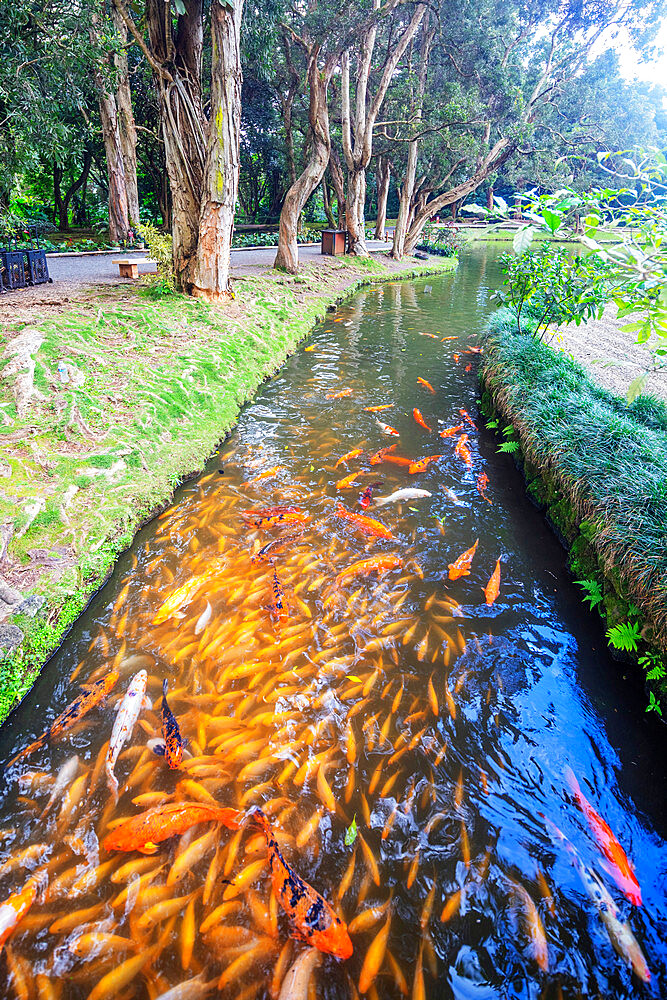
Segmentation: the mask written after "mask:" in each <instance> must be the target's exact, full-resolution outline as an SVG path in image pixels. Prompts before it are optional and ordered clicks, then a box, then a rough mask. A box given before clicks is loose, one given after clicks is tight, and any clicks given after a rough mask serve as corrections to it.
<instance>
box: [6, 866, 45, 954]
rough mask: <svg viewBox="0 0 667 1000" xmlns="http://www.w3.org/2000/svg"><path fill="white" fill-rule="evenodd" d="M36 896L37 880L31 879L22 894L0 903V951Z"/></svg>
mask: <svg viewBox="0 0 667 1000" xmlns="http://www.w3.org/2000/svg"><path fill="white" fill-rule="evenodd" d="M36 895H37V880H36V879H34V878H31V879H28V881H27V882H26V884H25V885H24V886H23V888H22V889H21V891H20V892H14V893H12V895H11V896H10V897H9V899H6V900H5V902H4V903H0V951H2V949H3V948H4V945H5V941H6V940H7V938H8V937H9V935H10V934H11V933H12V931H13V930H14V929H15V927H16V926H17V924H18V923H19V922H20V920H21V919H22V918H23V917H24V916H25V914H26V913H27V912H28V910H29V909H30V907H31V906H32V904H33V903H34V902H35V897H36Z"/></svg>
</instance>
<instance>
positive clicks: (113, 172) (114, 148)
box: [98, 81, 130, 243]
mask: <svg viewBox="0 0 667 1000" xmlns="http://www.w3.org/2000/svg"><path fill="white" fill-rule="evenodd" d="M100 83H101V81H100ZM98 103H99V108H100V121H101V123H102V138H103V140H104V153H105V156H106V160H107V175H108V177H109V236H110V239H111V242H112V243H120V242H122V241H124V240H126V239H127V233H128V230H129V228H130V219H129V215H128V211H127V188H126V186H125V164H124V162H123V147H122V146H121V142H120V130H119V128H118V113H117V110H116V102H115V100H114V97H113V94H110V93H109V92H108V91H107V90H106V89H103V90H100V93H99V94H98Z"/></svg>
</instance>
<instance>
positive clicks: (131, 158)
mask: <svg viewBox="0 0 667 1000" xmlns="http://www.w3.org/2000/svg"><path fill="white" fill-rule="evenodd" d="M111 16H112V19H113V23H114V27H115V29H116V34H117V35H118V38H119V40H120V43H121V48H120V51H119V52H117V53H116V54H115V56H114V63H115V66H116V72H117V74H118V83H117V86H116V94H115V97H116V108H117V110H118V128H119V130H120V142H121V147H122V150H123V165H124V167H125V186H126V188H127V212H128V215H129V217H130V224H131V225H132V226H134V227H135V228H136V227H137V226H138V225H139V188H138V185H137V130H136V128H135V125H134V111H133V109H132V91H131V90H130V74H129V70H128V64H127V52H126V48H125V46H126V45H127V27H126V25H125V22H124V21H123V19H122V17H121V15H120V13H119V11H118V8H117V7H116V4H115V3H112V6H111Z"/></svg>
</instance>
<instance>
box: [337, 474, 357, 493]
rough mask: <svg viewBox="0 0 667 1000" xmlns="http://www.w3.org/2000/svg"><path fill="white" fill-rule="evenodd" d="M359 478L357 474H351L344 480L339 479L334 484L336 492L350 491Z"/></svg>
mask: <svg viewBox="0 0 667 1000" xmlns="http://www.w3.org/2000/svg"><path fill="white" fill-rule="evenodd" d="M358 478H359V473H358V472H353V473H351V474H350V475H349V476H345V478H344V479H339V480H338V482H337V483H336V489H337V490H351V489H352V486H353V485H354V483H355V482H356V481H357V479H358Z"/></svg>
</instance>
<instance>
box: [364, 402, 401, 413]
mask: <svg viewBox="0 0 667 1000" xmlns="http://www.w3.org/2000/svg"><path fill="white" fill-rule="evenodd" d="M393 405H394V404H393V403H385V404H384V405H383V406H364V413H381V412H382V410H391V408H392V406H393Z"/></svg>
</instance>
